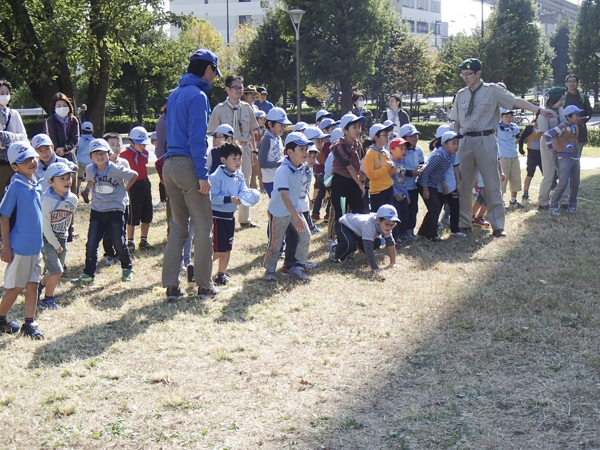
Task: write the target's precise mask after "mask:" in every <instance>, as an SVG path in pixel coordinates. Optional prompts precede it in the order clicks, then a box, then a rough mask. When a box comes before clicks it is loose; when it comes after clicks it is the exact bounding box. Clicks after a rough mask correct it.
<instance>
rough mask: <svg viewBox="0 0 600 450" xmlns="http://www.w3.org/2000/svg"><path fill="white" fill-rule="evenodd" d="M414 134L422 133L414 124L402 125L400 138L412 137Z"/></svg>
mask: <svg viewBox="0 0 600 450" xmlns="http://www.w3.org/2000/svg"><path fill="white" fill-rule="evenodd" d="M413 134H421V132H420V131H419V130H417V127H415V126H414V125H413V124H412V123H407V124H405V125H402V126H401V127H400V130H399V131H398V135H399V136H400V137H404V136H412V135H413Z"/></svg>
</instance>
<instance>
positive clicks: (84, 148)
mask: <svg viewBox="0 0 600 450" xmlns="http://www.w3.org/2000/svg"><path fill="white" fill-rule="evenodd" d="M93 132H94V125H92V122H83V123H82V124H81V135H80V136H79V142H78V143H77V152H76V153H77V164H78V166H79V168H78V169H77V191H78V192H79V187H80V186H81V182H82V181H83V179H84V175H85V168H86V167H87V165H88V164H91V163H92V160H91V159H90V142H92V141H93V140H94V136H92V133H93Z"/></svg>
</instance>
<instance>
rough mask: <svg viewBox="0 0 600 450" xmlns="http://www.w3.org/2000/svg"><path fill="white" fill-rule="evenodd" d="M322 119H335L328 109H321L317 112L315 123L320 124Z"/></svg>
mask: <svg viewBox="0 0 600 450" xmlns="http://www.w3.org/2000/svg"><path fill="white" fill-rule="evenodd" d="M321 117H323V118H326V117H329V118H333V113H330V112H329V111H327V110H326V109H320V110H319V111H317V114H315V122H318V121H319V119H320V118H321Z"/></svg>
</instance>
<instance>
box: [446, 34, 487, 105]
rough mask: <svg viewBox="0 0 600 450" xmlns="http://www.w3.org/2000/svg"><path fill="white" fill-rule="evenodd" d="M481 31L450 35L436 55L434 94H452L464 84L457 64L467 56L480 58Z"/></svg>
mask: <svg viewBox="0 0 600 450" xmlns="http://www.w3.org/2000/svg"><path fill="white" fill-rule="evenodd" d="M480 48H481V33H480V31H477V30H475V31H473V32H472V33H470V34H468V33H458V34H456V35H454V36H450V37H449V38H448V40H447V41H446V42H444V43H443V44H442V46H441V48H440V51H439V52H438V54H437V55H436V60H437V61H436V65H437V67H438V73H437V75H436V78H435V85H436V90H435V92H436V94H438V95H442V96H445V95H454V94H456V92H457V91H458V90H459V89H462V88H463V87H464V86H465V83H464V81H463V80H462V78H461V77H460V76H459V75H458V74H459V70H458V65H459V64H460V63H461V62H462V61H464V60H465V59H467V58H480V57H481V56H480V53H481V51H480Z"/></svg>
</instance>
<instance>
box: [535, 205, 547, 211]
mask: <svg viewBox="0 0 600 450" xmlns="http://www.w3.org/2000/svg"><path fill="white" fill-rule="evenodd" d="M538 211H550V205H540V206H538Z"/></svg>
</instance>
